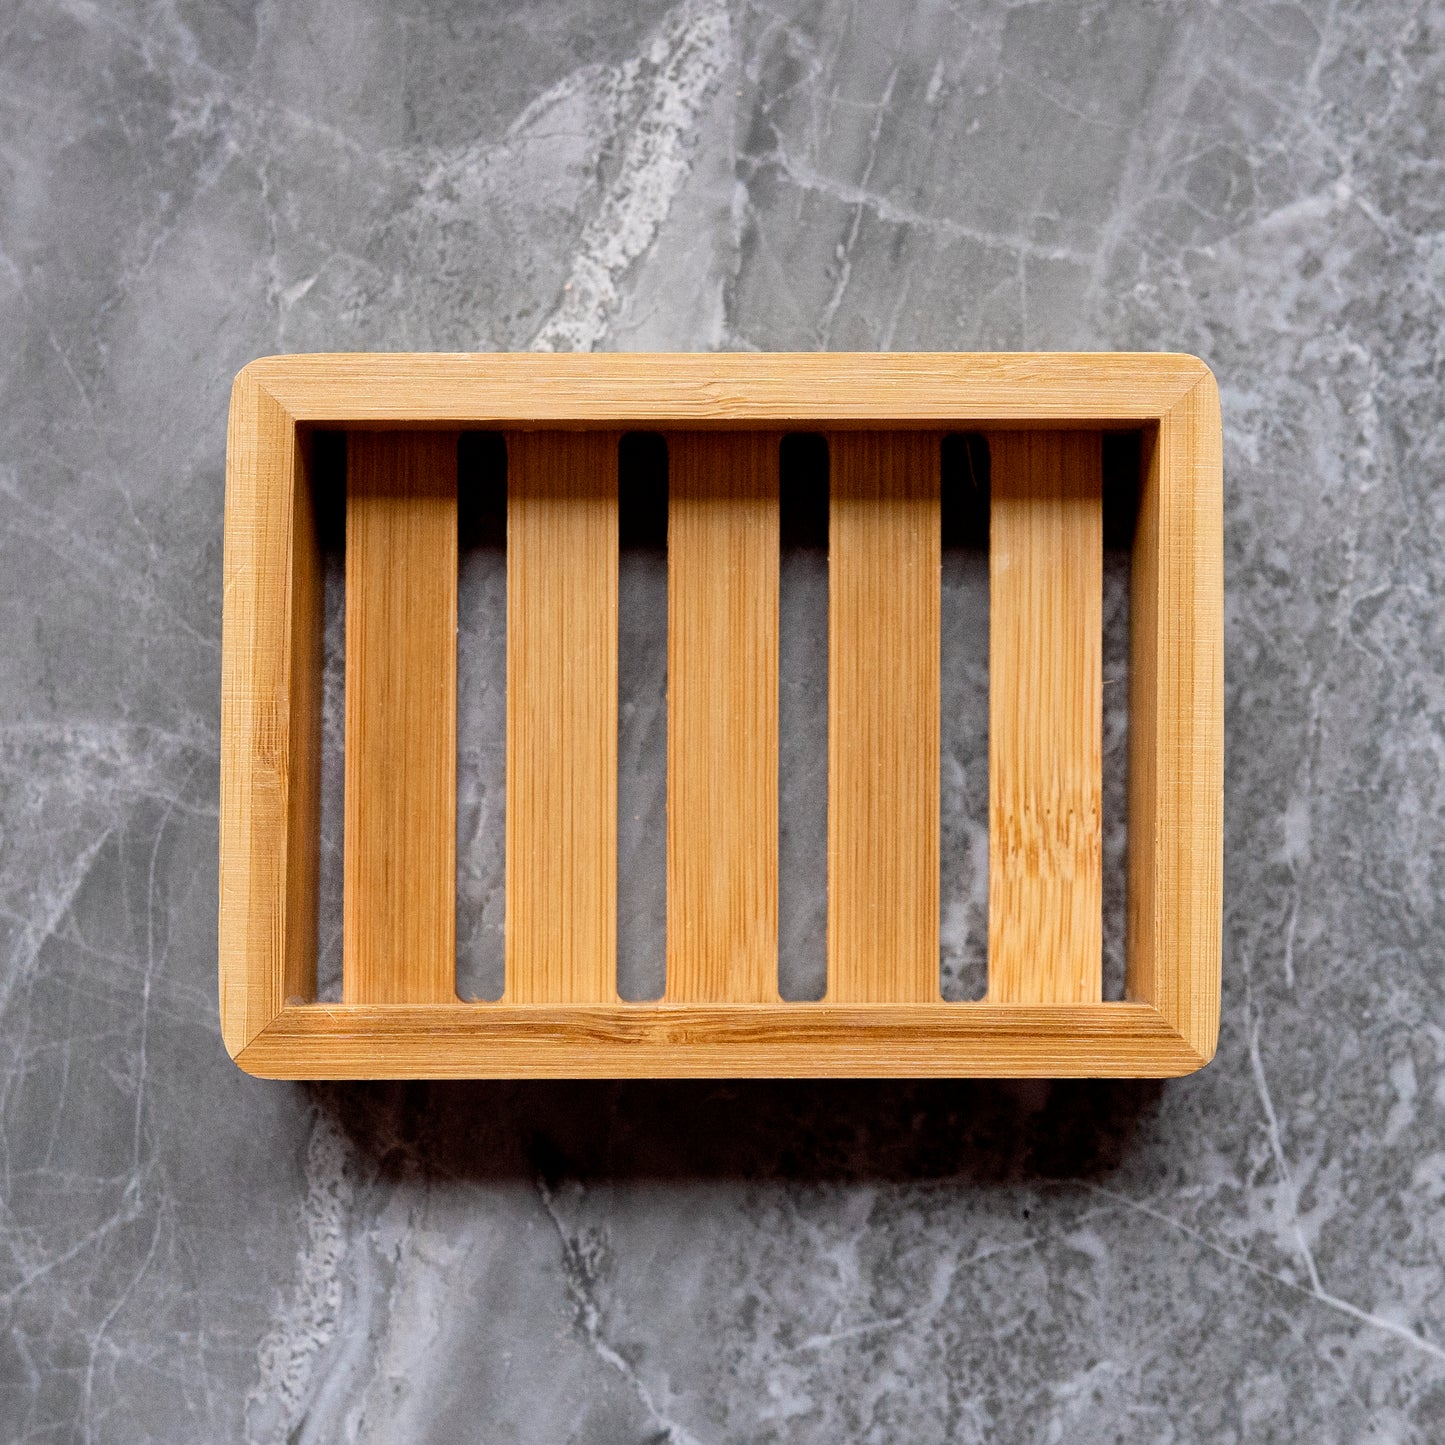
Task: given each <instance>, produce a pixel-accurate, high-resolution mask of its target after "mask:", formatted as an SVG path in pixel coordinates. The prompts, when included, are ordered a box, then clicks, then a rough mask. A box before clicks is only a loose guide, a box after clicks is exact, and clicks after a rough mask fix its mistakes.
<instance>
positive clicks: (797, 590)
mask: <svg viewBox="0 0 1445 1445" xmlns="http://www.w3.org/2000/svg"><path fill="white" fill-rule="evenodd" d="M778 467H779V573H778V992H779V993H780V994H781V995H782V997H783V998H784V999H785V1000H793V1001H799V1002H806V1001H812V1000H816V999H821V998H822V997H823V995H824V993H825V992H826V991H827V987H828V442H827V439H826V438H825V437H823V436H820V435H818V434H816V433H811V432H798V433H794V434H790V435H788V436H785V437H784V438H783V439H782V444H781V447H780V449H779V461H778Z"/></svg>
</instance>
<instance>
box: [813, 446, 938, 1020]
mask: <svg viewBox="0 0 1445 1445" xmlns="http://www.w3.org/2000/svg"><path fill="white" fill-rule="evenodd" d="M940 441H941V439H940V437H939V436H938V435H937V434H936V433H931V432H839V433H834V434H831V435H830V436H829V438H828V452H829V471H830V486H831V494H830V500H829V524H828V525H829V552H828V993H827V998H828V1001H829V1002H830V1003H883V1002H893V1003H923V1002H929V1001H936V1000H937V999H938V998H939V961H938V838H939V818H938V794H939V779H938V767H939V756H938V746H939V742H938V738H939V714H938V710H939V601H940V589H941V586H942V579H941V552H940V546H941V538H940V532H939V503H938V487H939V446H940Z"/></svg>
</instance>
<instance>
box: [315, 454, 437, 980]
mask: <svg viewBox="0 0 1445 1445" xmlns="http://www.w3.org/2000/svg"><path fill="white" fill-rule="evenodd" d="M457 440H458V439H457V435H456V433H455V432H358V433H354V434H352V435H351V436H349V437H348V438H347V448H346V450H347V459H346V729H345V733H346V755H345V775H346V803H345V815H346V824H345V850H344V860H343V877H344V885H343V902H342V933H341V938H342V996H343V997H344V998H345V1000H346V1002H347V1003H446V1002H455V1001H456V881H457V865H456V806H457V783H456V764H457Z"/></svg>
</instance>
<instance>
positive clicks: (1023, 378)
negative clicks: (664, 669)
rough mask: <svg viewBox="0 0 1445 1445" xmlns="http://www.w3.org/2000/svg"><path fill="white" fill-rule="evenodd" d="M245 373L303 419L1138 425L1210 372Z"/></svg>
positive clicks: (700, 365) (496, 358) (328, 367)
mask: <svg viewBox="0 0 1445 1445" xmlns="http://www.w3.org/2000/svg"><path fill="white" fill-rule="evenodd" d="M246 374H247V375H248V376H249V377H250V378H251V379H253V380H254V381H256V382H258V383H259V384H261V385H263V386H264V387H265V388H266V389H267V390H268V391H269V392H270V393H271V394H272V395H273V396H275V397H276V399H277V400H278V401H279V402H280V404H281V405H282V406H283V407H284V408H285V409H286V411H287V412H289V413H290V415H291V416H292V417H294V418H295V419H296V420H298V421H311V422H331V423H333V424H335V423H344V424H346V425H348V426H354V425H358V424H365V425H368V426H375V427H386V426H399V425H406V426H435V427H459V426H506V425H509V424H512V425H515V424H519V423H521V424H525V425H528V426H548V425H550V426H564V427H585V426H597V425H602V426H606V427H621V428H624V429H626V428H632V427H656V428H658V429H660V430H664V431H666V430H669V429H677V428H682V427H730V426H738V425H752V426H769V425H771V426H775V427H784V428H794V427H804V428H806V427H813V428H816V429H823V428H826V429H834V428H838V427H843V426H848V427H859V428H863V429H865V430H866V429H870V428H877V427H878V426H880V425H883V424H886V425H889V426H917V427H924V428H934V429H937V428H940V427H943V428H952V427H959V426H963V425H968V426H971V427H986V426H988V425H990V424H997V425H1007V424H1008V423H1009V422H1027V423H1028V425H1029V426H1030V427H1047V426H1064V427H1071V428H1077V427H1080V426H1111V425H1112V426H1138V425H1141V424H1142V423H1144V422H1148V421H1151V420H1154V419H1155V418H1157V417H1160V416H1163V415H1164V414H1165V413H1167V412H1168V411H1170V410H1171V409H1172V408H1173V407H1174V405H1175V404H1176V403H1177V402H1179V401H1180V400H1181V399H1182V398H1183V397H1184V396H1185V395H1186V394H1187V393H1188V392H1189V390H1190V389H1191V388H1192V387H1193V386H1194V385H1195V384H1196V383H1197V382H1198V381H1199V379H1200V378H1201V377H1203V376H1206V375H1207V374H1208V368H1207V367H1206V366H1205V365H1204V363H1203V362H1202V361H1200V360H1198V359H1197V358H1196V357H1193V356H1177V355H1169V354H1165V353H1128V352H1097V353H1089V352H1078V353H1060V352H975V353H962V354H960V353H949V352H915V353H891V354H890V353H885V352H851V353H850V352H834V353H831V354H828V353H817V352H792V353H789V352H775V353H772V354H768V355H758V354H742V353H738V354H726V353H723V354H719V353H715V352H713V353H708V354H705V355H702V354H699V355H694V354H691V353H687V354H681V355H628V354H626V353H624V352H610V353H599V354H595V355H577V356H569V355H563V354H556V353H515V352H509V353H502V354H494V355H488V354H472V355H462V356H452V355H434V354H433V355H410V356H406V355H395V354H391V353H381V354H372V355H367V354H353V355H348V354H340V355H325V354H321V355H312V356H272V357H265V358H263V359H262V360H259V361H253V362H252V363H251V364H250V366H248V367H247V368H246Z"/></svg>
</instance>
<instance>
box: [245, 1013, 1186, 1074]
mask: <svg viewBox="0 0 1445 1445" xmlns="http://www.w3.org/2000/svg"><path fill="white" fill-rule="evenodd" d="M1201 1062H1202V1060H1201V1059H1200V1057H1199V1055H1198V1054H1197V1053H1196V1052H1195V1051H1194V1050H1193V1049H1192V1048H1190V1047H1189V1046H1188V1045H1187V1044H1186V1043H1185V1042H1184V1041H1183V1040H1182V1039H1181V1038H1180V1037H1179V1035H1178V1033H1177V1032H1176V1031H1175V1030H1174V1029H1172V1028H1171V1027H1170V1026H1169V1025H1168V1024H1167V1023H1166V1022H1165V1020H1164V1019H1163V1018H1162V1017H1161V1016H1160V1014H1159V1013H1158V1011H1157V1010H1156V1009H1153V1008H1151V1007H1150V1006H1149V1005H1148V1004H1129V1003H1100V1004H1076V1005H1073V1006H1071V1007H1057V1006H1055V1007H1050V1006H1048V1005H1034V1006H1032V1007H1019V1006H1017V1005H1009V1004H997V1005H994V1004H982V1003H973V1004H941V1003H940V1004H911V1005H910V1004H893V1005H871V1006H870V1005H861V1006H835V1005H832V1004H826V1003H825V1004H817V1003H803V1004H800V1003H779V1004H713V1005H683V1004H617V1005H612V1006H609V1007H590V1008H582V1007H574V1008H561V1007H550V1008H540V1007H530V1008H512V1007H507V1006H505V1005H499V1004H471V1003H466V1004H459V1005H457V1006H456V1007H453V1008H402V1007H398V1006H393V1007H390V1008H348V1007H346V1006H344V1005H328V1004H313V1005H308V1006H305V1007H301V1008H288V1009H286V1010H285V1011H284V1012H283V1013H282V1014H281V1015H280V1017H279V1018H278V1019H277V1020H276V1021H275V1023H274V1024H272V1025H271V1027H269V1028H268V1029H267V1030H266V1031H265V1032H264V1033H263V1034H262V1035H261V1036H260V1037H259V1038H258V1039H257V1040H256V1041H255V1042H254V1043H252V1044H251V1046H250V1047H249V1048H247V1049H245V1050H244V1051H243V1052H242V1053H241V1055H240V1056H239V1057H238V1059H237V1063H239V1064H240V1066H241V1067H242V1068H243V1069H246V1070H247V1071H248V1072H250V1073H253V1074H259V1075H261V1076H263V1077H266V1078H307V1079H312V1078H327V1079H372V1078H403V1079H405V1078H418V1077H420V1078H460V1079H489V1078H490V1079H512V1078H530V1079H545V1078H559V1079H575V1078H617V1079H621V1078H634V1079H637V1078H641V1079H651V1078H754V1077H764V1076H768V1077H773V1078H872V1079H882V1078H930V1077H932V1078H954V1077H959V1076H970V1077H975V1078H1020V1077H1023V1078H1028V1077H1039V1076H1043V1077H1051V1078H1134V1077H1138V1076H1148V1077H1151V1078H1166V1077H1170V1076H1173V1075H1178V1074H1187V1073H1190V1072H1192V1071H1193V1070H1194V1069H1197V1068H1198V1067H1199V1065H1200V1063H1201Z"/></svg>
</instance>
